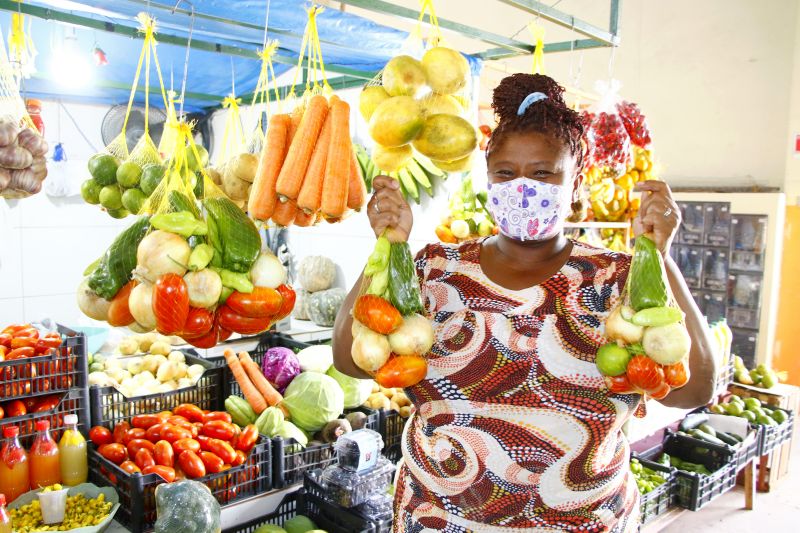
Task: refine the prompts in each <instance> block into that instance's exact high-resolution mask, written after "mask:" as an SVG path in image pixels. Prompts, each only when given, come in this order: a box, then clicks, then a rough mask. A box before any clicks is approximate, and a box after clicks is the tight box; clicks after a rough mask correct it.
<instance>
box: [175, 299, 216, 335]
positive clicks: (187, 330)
mask: <svg viewBox="0 0 800 533" xmlns="http://www.w3.org/2000/svg"><path fill="white" fill-rule="evenodd" d="M213 328H214V315H213V314H212V313H211V311H209V310H208V309H203V308H201V307H190V308H189V314H188V315H187V316H186V323H185V324H184V325H183V331H182V332H181V337H183V338H184V339H195V338H199V337H204V336H205V335H207V334H208V333H209V332H210V331H211V330H212V329H213Z"/></svg>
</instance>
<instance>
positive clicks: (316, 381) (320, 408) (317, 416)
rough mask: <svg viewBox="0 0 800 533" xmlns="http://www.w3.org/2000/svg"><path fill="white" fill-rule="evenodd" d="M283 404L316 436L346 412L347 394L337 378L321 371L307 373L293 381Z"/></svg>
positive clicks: (291, 416) (302, 426)
mask: <svg viewBox="0 0 800 533" xmlns="http://www.w3.org/2000/svg"><path fill="white" fill-rule="evenodd" d="M282 405H283V406H284V407H286V409H288V410H289V418H290V419H291V420H292V422H294V423H295V424H296V425H297V426H298V427H299V428H300V429H302V430H305V431H308V432H309V433H315V432H317V431H319V430H320V429H322V427H323V426H324V425H325V424H327V423H328V422H329V421H330V420H335V419H337V418H339V415H341V414H342V412H343V411H344V392H343V391H342V388H341V387H340V386H339V384H338V383H337V382H336V380H335V379H333V378H332V377H330V376H328V375H326V374H320V373H319V372H303V373H302V374H300V375H299V376H297V377H296V378H294V379H293V380H292V382H291V383H290V384H289V386H288V387H286V392H285V394H284V395H283V402H282Z"/></svg>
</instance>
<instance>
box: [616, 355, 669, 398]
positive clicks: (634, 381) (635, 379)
mask: <svg viewBox="0 0 800 533" xmlns="http://www.w3.org/2000/svg"><path fill="white" fill-rule="evenodd" d="M625 373H626V374H627V375H628V381H630V383H631V385H633V386H634V387H636V388H637V389H640V390H643V391H647V390H654V389H656V388H658V387H660V386H661V384H662V383H663V382H664V369H663V368H662V367H661V365H659V364H658V363H656V362H655V361H653V360H652V359H650V358H649V357H647V356H646V355H634V356H633V357H631V360H630V361H628V369H627V370H626V372H625Z"/></svg>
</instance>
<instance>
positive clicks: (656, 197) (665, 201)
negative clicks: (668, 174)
mask: <svg viewBox="0 0 800 533" xmlns="http://www.w3.org/2000/svg"><path fill="white" fill-rule="evenodd" d="M635 190H636V191H637V192H641V193H642V204H641V206H640V207H639V214H638V216H637V217H636V218H635V219H634V220H633V234H634V236H637V237H638V236H639V235H641V234H643V233H650V234H652V235H653V240H654V242H655V245H656V246H657V247H658V249H659V250H660V251H661V253H662V255H663V256H664V257H666V256H667V255H668V254H669V248H670V246H671V245H672V239H674V238H675V233H676V232H677V231H678V228H679V227H680V225H681V210H680V208H679V207H678V204H677V203H675V199H674V198H672V191H671V190H670V188H669V185H667V184H666V183H664V182H663V181H655V180H648V181H640V182H639V183H637V184H636V189H635Z"/></svg>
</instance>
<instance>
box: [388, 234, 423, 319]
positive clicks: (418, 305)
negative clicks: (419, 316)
mask: <svg viewBox="0 0 800 533" xmlns="http://www.w3.org/2000/svg"><path fill="white" fill-rule="evenodd" d="M389 301H391V303H392V305H393V306H395V307H396V308H397V310H398V311H400V314H401V315H403V316H408V315H410V314H413V313H422V312H423V307H422V297H421V296H420V294H419V281H417V275H416V272H415V271H414V258H413V257H411V249H410V248H409V247H408V243H407V242H399V243H392V245H391V248H390V250H389Z"/></svg>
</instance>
